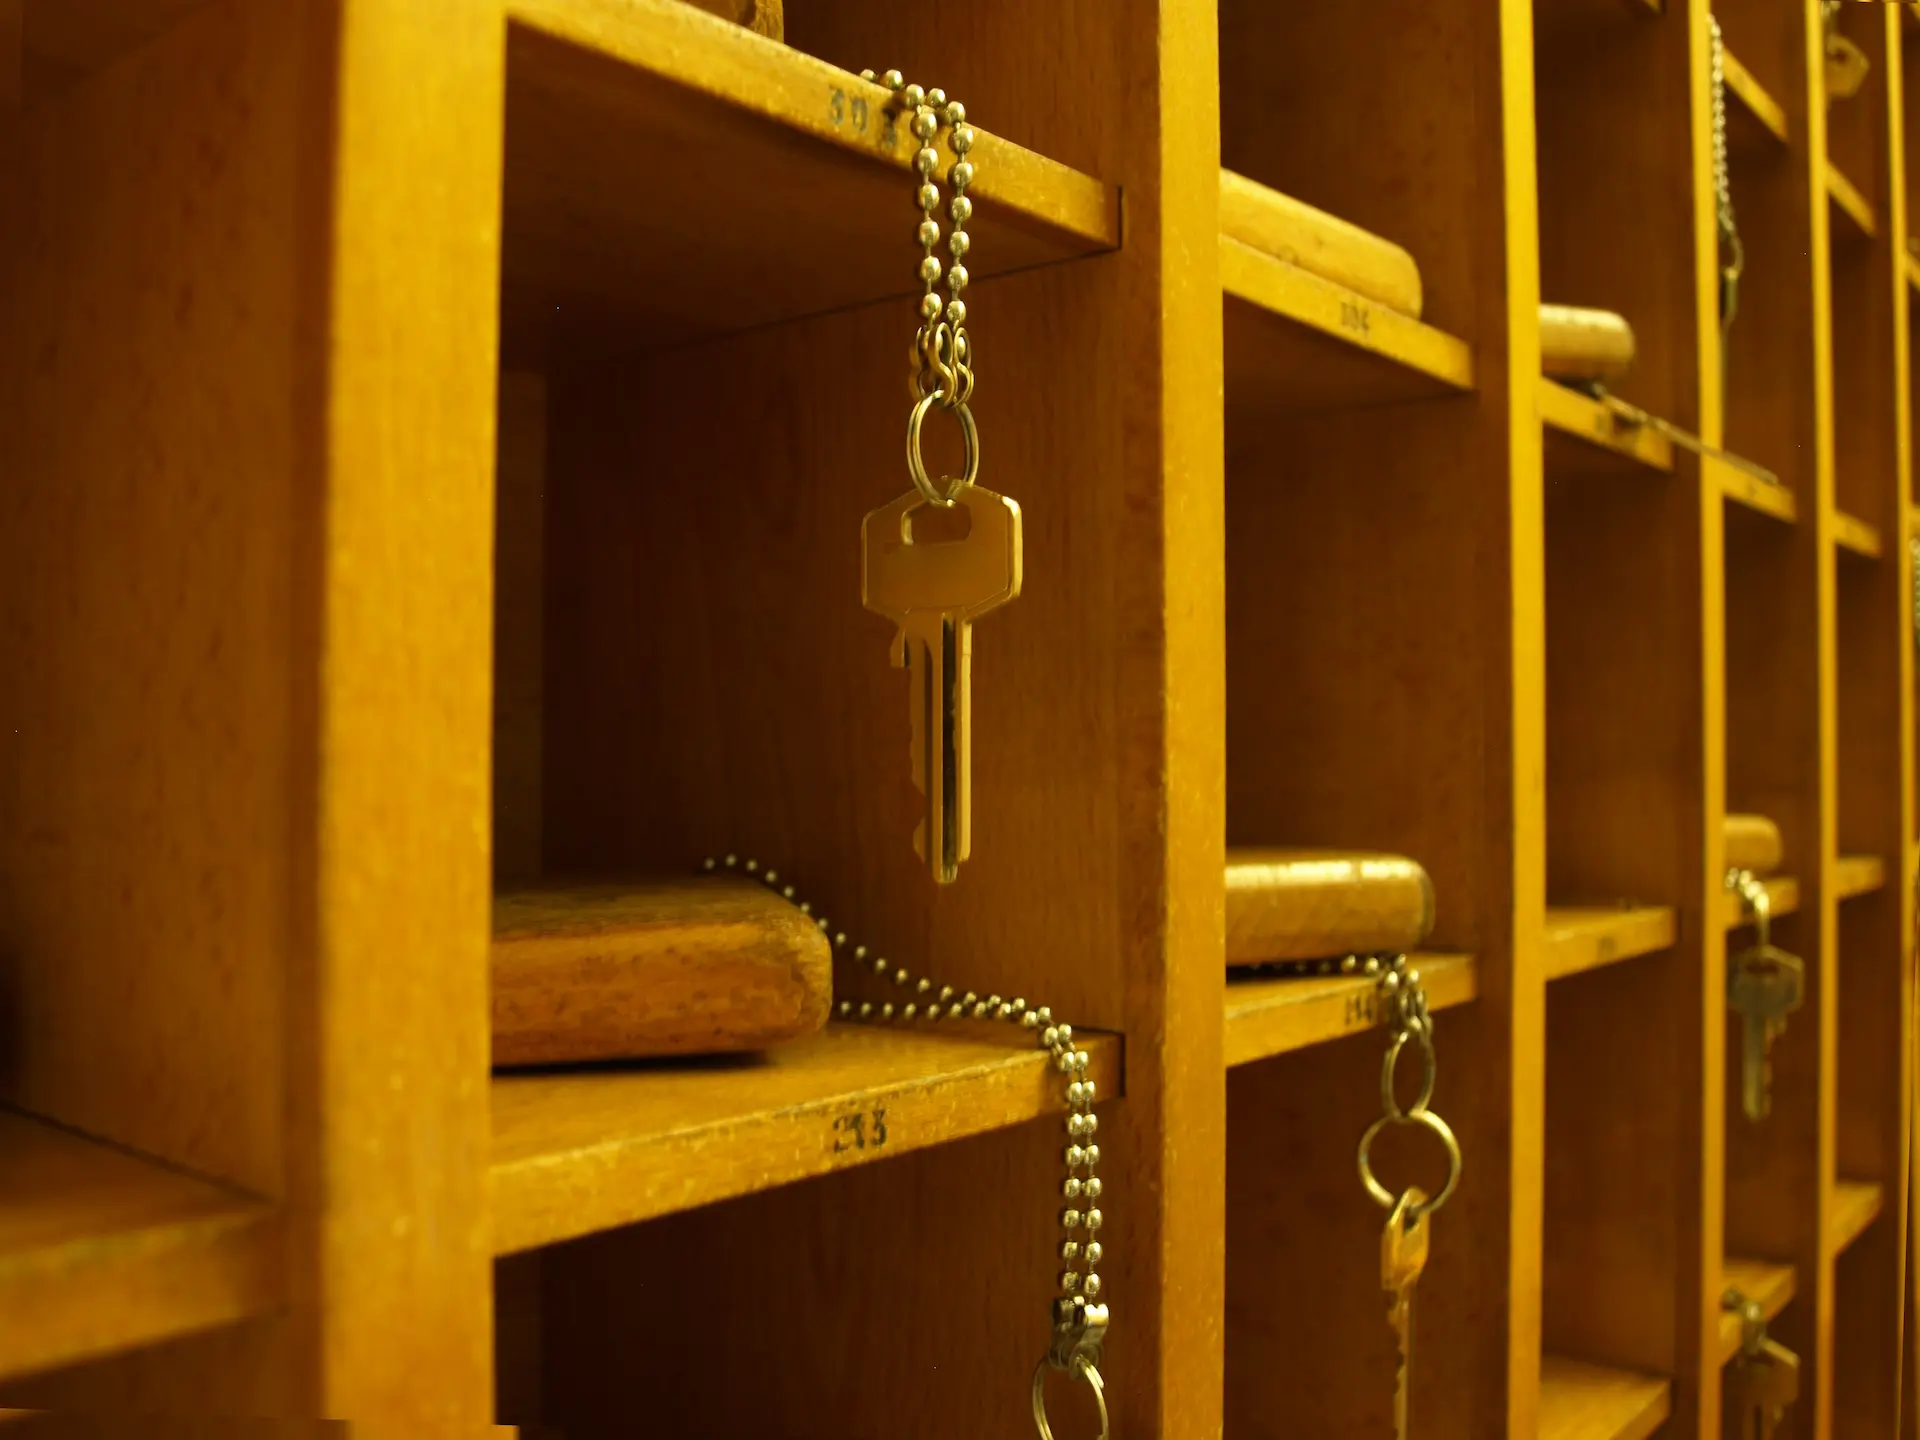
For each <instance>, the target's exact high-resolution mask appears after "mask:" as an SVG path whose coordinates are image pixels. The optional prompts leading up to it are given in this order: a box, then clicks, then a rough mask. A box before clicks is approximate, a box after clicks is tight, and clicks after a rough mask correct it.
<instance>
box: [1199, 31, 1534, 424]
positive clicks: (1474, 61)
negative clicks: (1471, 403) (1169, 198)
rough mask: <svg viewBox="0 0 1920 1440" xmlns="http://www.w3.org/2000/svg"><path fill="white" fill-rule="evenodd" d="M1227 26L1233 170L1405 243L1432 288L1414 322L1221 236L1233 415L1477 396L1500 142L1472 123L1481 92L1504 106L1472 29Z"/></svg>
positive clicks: (1224, 66) (1228, 141)
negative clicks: (1489, 211) (1489, 151)
mask: <svg viewBox="0 0 1920 1440" xmlns="http://www.w3.org/2000/svg"><path fill="white" fill-rule="evenodd" d="M1219 24H1220V46H1219V49H1220V162H1221V164H1222V165H1223V166H1225V168H1227V169H1229V170H1233V171H1236V172H1238V173H1239V174H1241V175H1244V176H1246V177H1248V178H1249V179H1252V180H1255V181H1258V182H1259V183H1260V184H1263V185H1268V186H1271V187H1273V188H1275V189H1277V190H1280V191H1282V192H1284V193H1285V194H1287V195H1289V196H1292V197H1293V198H1295V199H1297V200H1302V201H1305V202H1306V203H1307V204H1309V205H1314V206H1317V207H1319V208H1320V209H1322V210H1325V211H1327V212H1329V213H1331V214H1333V215H1336V216H1338V217H1339V218H1341V219H1343V220H1346V221H1349V222H1351V223H1353V224H1355V225H1358V226H1361V227H1363V228H1364V229H1367V230H1369V231H1372V232H1373V233H1374V234H1376V235H1379V236H1381V237H1382V238H1384V239H1386V240H1390V241H1392V242H1393V243H1395V244H1397V245H1400V246H1403V247H1405V248H1406V250H1407V251H1409V252H1410V253H1411V254H1412V256H1413V258H1414V260H1415V262H1416V263H1417V264H1418V266H1419V269H1420V279H1421V287H1422V292H1423V308H1422V310H1421V313H1420V315H1419V316H1418V317H1417V318H1413V317H1408V316H1405V315H1401V314H1399V313H1397V312H1395V311H1394V310H1392V309H1390V308H1389V307H1387V306H1385V305H1382V304H1379V303H1377V302H1376V301H1373V300H1371V299H1367V298H1365V297H1363V296H1360V295H1358V294H1356V293H1354V292H1353V291H1351V290H1348V289H1346V288H1344V287H1342V286H1339V285H1335V284H1332V283H1331V282H1329V281H1325V280H1322V279H1320V278H1319V277H1317V276H1314V275H1311V274H1309V273H1307V272H1305V271H1303V270H1300V269H1297V268H1296V267H1294V266H1291V265H1287V264H1284V263H1283V262H1281V261H1279V260H1276V259H1273V258H1272V257H1270V256H1267V255H1264V254H1262V253H1260V252H1259V251H1257V250H1255V249H1253V248H1252V247H1250V246H1247V245H1244V244H1242V243H1240V242H1239V241H1237V240H1233V239H1230V238H1226V237H1222V240H1221V264H1220V271H1221V284H1222V288H1223V291H1224V304H1225V312H1226V313H1225V343H1226V384H1227V403H1228V409H1229V410H1230V411H1231V410H1235V409H1243V410H1257V411H1261V412H1268V411H1273V410H1295V409H1301V408H1343V407H1348V406H1353V405H1366V404H1379V403H1383V402H1392V401H1400V400H1406V399H1420V398H1434V397H1446V396H1452V395H1458V394H1460V393H1461V392H1464V391H1467V390H1470V389H1472V388H1473V386H1474V385H1475V383H1476V378H1475V377H1476V371H1475V365H1476V361H1475V357H1474V351H1475V348H1476V344H1477V342H1479V341H1481V340H1483V339H1487V338H1492V337H1493V336H1495V335H1497V334H1498V332H1497V331H1492V330H1489V329H1488V328H1487V327H1488V325H1489V317H1490V316H1492V315H1493V314H1495V313H1497V312H1496V311H1494V310H1492V309H1490V308H1489V304H1488V302H1489V299H1490V297H1488V296H1487V295H1486V294H1485V293H1484V290H1483V287H1482V282H1481V281H1480V279H1479V275H1480V271H1481V268H1482V267H1483V266H1484V264H1485V263H1486V257H1485V256H1483V255H1482V254H1481V253H1479V252H1478V250H1477V249H1476V246H1478V245H1479V244H1480V243H1481V238H1480V235H1479V233H1478V232H1479V229H1480V227H1482V226H1483V225H1485V224H1486V223H1487V221H1486V219H1485V217H1484V214H1483V213H1482V212H1477V211H1476V209H1475V203H1476V202H1477V201H1485V202H1486V203H1487V205H1488V206H1492V205H1495V204H1496V203H1497V197H1498V194H1499V189H1500V178H1499V172H1498V170H1497V169H1489V170H1487V171H1486V173H1482V169H1483V165H1484V159H1483V154H1482V152H1483V150H1484V148H1485V147H1486V145H1487V143H1488V141H1489V139H1490V137H1488V136H1487V135H1484V134H1482V133H1479V132H1477V131H1476V129H1475V127H1474V126H1473V125H1472V124H1470V123H1464V121H1465V119H1466V117H1468V116H1469V115H1470V114H1471V113H1472V108H1473V105H1474V97H1475V95H1476V93H1480V94H1484V95H1486V96H1487V97H1488V98H1489V100H1490V101H1491V100H1493V99H1497V88H1496V89H1494V90H1488V89H1486V88H1485V87H1486V85H1487V83H1488V80H1489V75H1490V66H1491V64H1492V63H1493V59H1494V57H1492V56H1483V55H1479V54H1476V52H1475V48H1474V47H1475V46H1476V45H1478V44H1480V43H1481V41H1482V40H1483V38H1484V31H1483V30H1482V29H1481V28H1480V27H1479V25H1478V22H1477V20H1476V19H1474V17H1458V16H1449V15H1435V14H1420V15H1410V14H1402V13H1397V12H1387V11H1381V10H1377V9H1373V8H1369V7H1306V8H1301V7H1283V8H1277V7H1274V6H1271V5H1266V4H1262V3H1259V0H1222V3H1221V5H1220V11H1219ZM1362 76H1366V77H1369V78H1368V79H1367V82H1366V83H1364V84H1362V83H1360V77H1362ZM1309 137H1310V138H1309ZM1463 201H1464V202H1465V203H1463Z"/></svg>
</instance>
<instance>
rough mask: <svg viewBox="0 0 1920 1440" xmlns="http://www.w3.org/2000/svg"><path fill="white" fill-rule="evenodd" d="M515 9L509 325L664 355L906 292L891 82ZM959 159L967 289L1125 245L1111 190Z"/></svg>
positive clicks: (594, 7)
mask: <svg viewBox="0 0 1920 1440" xmlns="http://www.w3.org/2000/svg"><path fill="white" fill-rule="evenodd" d="M507 11H508V18H509V20H510V21H511V22H512V24H511V26H510V28H509V37H508V65H507V134H506V148H505V166H506V168H505V181H504V207H503V218H502V224H503V230H502V269H503V272H504V278H505V292H506V293H505V302H504V303H505V306H506V313H507V317H508V319H509V321H510V322H524V323H532V324H540V323H547V324H562V325H564V324H570V323H574V321H575V320H576V317H578V316H579V315H580V314H581V313H582V312H585V313H586V314H587V315H588V316H589V317H592V316H594V315H596V314H597V315H602V316H614V317H617V318H618V320H619V323H620V325H621V329H622V332H623V336H624V337H625V338H627V339H630V340H632V341H634V342H635V343H653V344H659V343H671V342H676V341H682V340H686V339H690V338H694V337H697V336H700V335H706V334H719V333H725V332H728V331H733V330H739V329H744V328H747V327H749V326H753V325H759V324H765V323H769V322H772V321H778V320H782V319H790V318H793V317H795V316H799V315H809V314H815V313H819V312H821V311H826V310H832V309H838V308H843V307H846V306H851V305H857V304H863V303H866V302H869V301H874V300H880V299H885V298H888V297H890V296H896V295H898V296H905V295H909V294H913V295H917V294H918V293H919V290H920V286H919V283H918V281H917V279H916V276H915V272H914V266H915V260H916V252H915V250H914V246H913V244H912V235H913V231H912V225H913V221H914V209H913V204H912V187H911V183H910V179H911V175H912V167H911V161H912V155H913V152H914V150H915V148H916V147H917V145H918V141H916V140H915V139H914V138H913V136H912V135H911V133H910V132H909V130H908V127H907V126H906V125H905V124H904V123H888V122H889V120H890V119H891V117H892V115H893V113H894V112H891V111H889V110H888V109H887V102H888V98H889V92H888V91H887V90H886V89H885V88H884V87H883V86H880V85H878V84H872V83H869V82H867V81H864V80H861V79H860V78H859V77H858V76H856V75H853V74H850V73H848V72H847V71H844V70H840V69H838V68H836V67H834V66H832V65H828V64H826V63H825V62H824V61H820V60H816V59H814V58H812V57H811V56H808V55H804V54H802V53H800V52H799V51H797V50H792V49H789V48H788V47H787V46H785V45H782V44H780V43H778V42H777V41H773V40H770V39H767V38H766V37H764V36H761V35H756V34H753V33H752V32H751V31H749V30H747V29H746V28H744V27H742V26H739V25H734V24H730V23H728V22H727V21H724V20H721V19H719V18H718V17H717V16H713V15H709V14H707V13H705V12H704V11H702V10H699V9H697V8H696V7H694V6H692V5H685V4H681V3H678V0H510V3H509V5H508V6H507ZM944 153H945V152H944V151H943V155H944ZM970 158H971V159H972V161H973V162H974V165H975V168H976V170H977V172H978V178H977V179H976V180H975V182H974V185H973V188H972V189H971V190H970V191H969V192H968V193H969V194H970V195H971V197H972V198H973V200H974V201H975V206H976V208H975V212H974V218H973V221H972V222H971V224H970V227H969V230H970V234H971V235H972V238H973V241H974V248H973V250H972V251H971V252H970V253H969V255H968V257H967V264H968V267H969V269H970V270H972V272H973V274H974V275H975V277H976V278H986V277H988V276H991V275H996V274H1001V273H1004V272H1007V271H1012V270H1021V269H1026V268H1028V267H1031V266H1034V265H1038V264H1043V263H1046V262H1049V261H1053V260H1059V259H1064V258H1067V257H1071V256H1076V255H1085V254H1089V253H1093V252H1096V251H1101V250H1110V249H1113V248H1114V247H1115V246H1117V245H1118V244H1119V240H1120V218H1119V196H1118V192H1117V191H1116V190H1114V189H1113V188H1112V187H1110V186H1108V185H1105V184H1103V183H1102V182H1101V181H1099V180H1096V179H1094V178H1092V177H1091V176H1088V175H1083V174H1081V173H1079V172H1077V171H1075V170H1072V169H1070V168H1068V167H1067V166H1064V165H1060V164H1058V163H1056V162H1054V161H1052V160H1049V159H1047V158H1046V157H1044V156H1041V155H1037V154H1035V153H1034V152H1032V151H1030V150H1026V149H1024V148H1022V147H1021V146H1018V145H1015V144H1013V143H1011V142H1009V141H1006V140H1002V139H1000V138H998V137H996V136H994V135H991V134H989V133H987V132H985V131H978V132H977V139H976V141H975V144H974V147H973V151H972V153H971V157H970ZM944 172H945V166H944V165H943V167H942V173H943V174H944ZM743 184H745V185H746V186H748V187H749V191H750V193H751V196H752V200H751V204H749V205H748V206H747V207H746V208H745V209H743V208H742V204H743V198H742V197H743V195H744V194H746V193H748V192H747V191H743V190H742V188H741V187H742V185H743ZM941 188H942V192H943V194H944V193H945V192H946V190H947V187H946V185H945V184H944V183H943V184H942V187H941ZM944 214H945V212H944V208H943V210H942V216H943V227H944ZM772 217H778V218H777V219H774V218H772ZM942 253H943V255H944V249H943V251H942Z"/></svg>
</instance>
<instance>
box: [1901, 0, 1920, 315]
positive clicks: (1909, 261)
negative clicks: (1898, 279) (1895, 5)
mask: <svg viewBox="0 0 1920 1440" xmlns="http://www.w3.org/2000/svg"><path fill="white" fill-rule="evenodd" d="M1907 13H1908V14H1909V15H1911V14H1913V11H1911V10H1909V11H1907ZM1900 268H1901V269H1902V270H1903V271H1905V272H1906V276H1907V298H1908V299H1909V300H1911V299H1912V298H1913V297H1914V296H1915V295H1920V255H1915V254H1913V253H1911V252H1909V253H1907V254H1906V255H1903V256H1901V257H1900Z"/></svg>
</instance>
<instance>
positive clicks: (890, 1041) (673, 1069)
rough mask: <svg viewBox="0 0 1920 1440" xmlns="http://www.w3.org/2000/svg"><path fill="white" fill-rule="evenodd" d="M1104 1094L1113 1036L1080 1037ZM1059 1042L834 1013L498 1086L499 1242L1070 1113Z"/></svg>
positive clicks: (557, 1235)
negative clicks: (761, 1043) (728, 1054)
mask: <svg viewBox="0 0 1920 1440" xmlns="http://www.w3.org/2000/svg"><path fill="white" fill-rule="evenodd" d="M1078 1039H1079V1041H1080V1042H1081V1043H1082V1044H1083V1045H1084V1047H1085V1049H1086V1051H1087V1053H1088V1055H1089V1056H1090V1057H1091V1065H1090V1067H1089V1069H1088V1078H1089V1079H1090V1080H1092V1081H1093V1082H1094V1084H1095V1085H1096V1086H1097V1087H1098V1093H1099V1095H1100V1097H1101V1098H1102V1099H1103V1100H1105V1099H1111V1098H1114V1097H1116V1096H1119V1095H1121V1094H1124V1093H1125V1089H1124V1084H1123V1078H1122V1077H1123V1066H1122V1047H1121V1041H1120V1037H1119V1036H1117V1035H1106V1034H1097V1033H1093V1032H1085V1033H1082V1034H1081V1035H1079V1037H1078ZM1065 1109H1066V1097H1065V1094H1064V1092H1063V1087H1062V1083H1061V1081H1060V1077H1059V1075H1058V1073H1057V1072H1056V1071H1055V1070H1054V1067H1053V1063H1052V1061H1051V1059H1050V1058H1049V1056H1048V1055H1047V1053H1046V1052H1045V1051H1044V1050H1042V1049H1040V1048H1038V1046H1037V1045H1036V1044H1035V1043H1033V1041H1032V1038H1031V1037H1027V1039H1026V1043H1020V1042H1018V1041H1016V1040H1014V1038H1013V1036H1012V1035H1011V1034H1010V1033H1009V1030H1008V1027H1007V1026H1005V1025H999V1026H990V1025H989V1024H987V1023H986V1022H979V1023H973V1022H965V1021H962V1022H955V1023H953V1024H952V1025H951V1026H950V1027H949V1026H944V1025H943V1027H942V1028H940V1029H931V1028H928V1027H926V1026H924V1025H916V1026H912V1027H908V1026H900V1027H882V1026H879V1025H862V1024H839V1023H835V1024H831V1025H828V1026H827V1028H826V1029H825V1030H824V1031H822V1032H821V1033H820V1034H818V1035H815V1036H812V1037H810V1038H809V1039H806V1040H798V1041H795V1042H793V1043H792V1044H789V1045H784V1046H781V1047H779V1048H777V1049H775V1050H772V1051H769V1052H768V1053H767V1054H765V1055H764V1056H754V1057H737V1058H733V1059H730V1060H726V1061H720V1062H714V1063H710V1064H693V1065H687V1064H677V1065H660V1064H644V1065H639V1066H629V1067H616V1068H598V1069H592V1070H584V1071H571V1072H563V1071H535V1072H529V1073H523V1074H514V1075H496V1076H495V1077H494V1081H493V1162H492V1183H493V1221H494V1224H493V1244H494V1251H495V1253H496V1254H502V1255H504V1254H511V1253H514V1252H517V1251H521V1250H530V1249H533V1248H535V1247H537V1246H541V1245H550V1244H554V1243H556V1242H558V1241H562V1240H571V1239H575V1238H577V1237H579V1236H582V1235H590V1234H595V1233H597V1232H599V1231H602V1230H609V1229H613V1228H615V1227H617V1226H621V1225H631V1224H635V1223H637V1222H639V1221H642V1220H651V1219H655V1218H658V1217H659V1216H662V1215H669V1214H673V1213H676V1212H678V1211H682V1210H691V1209H695V1208H697V1207H699V1206H702V1205H710V1204H713V1203H714V1202H716V1201H720V1200H729V1199H733V1198H735V1197H736V1196H740V1195H747V1194H751V1193H753V1192H755V1191H759V1190H768V1189H772V1188H774V1187H775V1186H779V1185H786V1184H789V1183H791V1182H793V1181H796V1180H804V1179H808V1178H811V1177H813V1176H817V1175H826V1174H830V1173H832V1172H834V1171H838V1170H843V1169H847V1168H849V1167H851V1166H854V1165H861V1164H869V1163H872V1162H874V1161H877V1160H883V1159H886V1158H889V1157H891V1156H894V1155H904V1154H907V1153H909V1152H911V1151H914V1150H920V1149H925V1148H927V1147H929V1146H933V1145H940V1144H945V1143H948V1142H950V1141H954V1140H963V1139H966V1138H968V1137H969V1136H974V1135H981V1134H985V1133H987V1132H989V1131H993V1130H1001V1129H1005V1128H1007V1127H1009V1126H1013V1125H1019V1124H1022V1123H1024V1122H1026V1121H1029V1120H1035V1119H1038V1118H1040V1117H1042V1116H1046V1115H1054V1114H1059V1113H1062V1112H1064V1111H1065Z"/></svg>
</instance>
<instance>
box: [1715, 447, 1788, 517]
mask: <svg viewBox="0 0 1920 1440" xmlns="http://www.w3.org/2000/svg"><path fill="white" fill-rule="evenodd" d="M1700 473H1701V474H1702V476H1710V477H1712V483H1713V484H1716V485H1718V486H1719V487H1720V493H1721V494H1722V495H1724V496H1726V498H1727V499H1729V500H1731V501H1733V503H1734V504H1736V505H1744V506H1746V507H1747V509H1749V510H1757V511H1759V512H1760V514H1762V515H1767V516H1770V517H1772V518H1773V519H1775V520H1781V521H1785V522H1786V523H1787V524H1789V525H1792V524H1795V523H1797V522H1798V521H1799V518H1800V510H1799V506H1798V505H1797V504H1796V503H1795V502H1794V498H1793V492H1792V491H1791V490H1789V489H1787V487H1786V486H1784V485H1769V484H1768V483H1767V482H1766V481H1764V480H1762V479H1760V478H1759V477H1758V476H1756V475H1749V474H1748V473H1747V472H1746V471H1744V470H1742V469H1740V468H1739V467H1738V466H1735V465H1729V464H1727V462H1726V461H1724V460H1719V459H1715V458H1714V457H1713V456H1711V455H1708V456H1704V457H1702V459H1701V461H1700Z"/></svg>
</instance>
